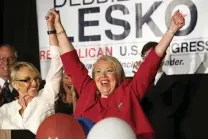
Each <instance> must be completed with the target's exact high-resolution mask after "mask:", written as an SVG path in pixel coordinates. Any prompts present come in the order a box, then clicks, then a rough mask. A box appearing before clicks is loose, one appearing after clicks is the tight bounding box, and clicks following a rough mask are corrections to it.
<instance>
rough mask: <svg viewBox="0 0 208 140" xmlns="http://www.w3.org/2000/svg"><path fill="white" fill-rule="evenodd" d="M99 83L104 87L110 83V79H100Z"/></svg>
mask: <svg viewBox="0 0 208 140" xmlns="http://www.w3.org/2000/svg"><path fill="white" fill-rule="evenodd" d="M100 84H101V85H102V86H104V87H106V86H108V85H109V84H110V81H109V80H101V81H100Z"/></svg>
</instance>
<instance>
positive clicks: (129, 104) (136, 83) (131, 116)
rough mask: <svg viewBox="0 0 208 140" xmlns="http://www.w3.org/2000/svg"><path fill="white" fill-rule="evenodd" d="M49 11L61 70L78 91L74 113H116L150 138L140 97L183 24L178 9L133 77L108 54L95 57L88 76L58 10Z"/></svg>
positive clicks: (140, 134)
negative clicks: (62, 68) (129, 76)
mask: <svg viewBox="0 0 208 140" xmlns="http://www.w3.org/2000/svg"><path fill="white" fill-rule="evenodd" d="M49 12H50V14H52V15H53V16H54V17H55V18H54V21H55V22H54V27H55V30H56V32H58V33H61V34H59V35H57V38H58V41H59V46H60V48H61V51H62V55H61V59H62V63H63V66H64V70H65V72H66V74H67V75H68V76H70V77H71V79H72V83H73V85H74V87H75V89H76V91H77V94H78V95H79V99H78V101H77V106H76V110H75V113H74V116H75V117H81V116H82V117H85V118H88V119H90V120H92V121H94V122H95V123H96V122H98V121H100V120H102V119H104V118H108V117H117V118H120V119H122V120H124V121H126V122H127V123H128V124H129V125H130V126H131V127H132V129H133V130H134V132H135V133H136V135H137V137H138V138H153V136H154V131H153V129H152V127H151V125H150V124H149V121H148V120H147V118H146V117H145V114H144V113H143V111H142V108H141V105H140V102H139V100H141V99H142V98H143V96H144V93H145V92H146V90H147V89H148V87H149V85H150V84H151V83H152V80H153V78H154V77H155V75H156V72H157V70H158V67H159V66H160V63H161V60H162V58H163V56H164V55H165V52H166V50H167V48H168V46H169V44H170V42H171V40H172V39H173V37H174V33H175V32H176V31H178V30H179V29H180V28H181V27H182V26H183V25H184V21H185V20H184V17H183V15H182V14H181V13H180V12H179V11H177V12H175V14H174V15H173V17H172V18H171V23H170V27H169V30H168V31H167V32H166V33H165V35H164V36H163V38H162V39H161V41H160V42H159V43H158V45H157V46H156V47H155V48H154V49H151V50H150V52H149V54H148V55H147V57H146V59H145V60H144V62H142V63H141V65H140V67H139V70H138V71H137V72H136V73H135V75H134V77H133V79H132V80H129V79H125V74H124V71H123V68H122V66H121V64H120V62H119V61H118V60H117V59H116V58H114V57H111V56H103V57H101V58H100V59H98V60H97V61H96V63H95V65H94V68H93V78H91V77H90V76H89V75H88V70H87V69H86V68H85V66H84V65H83V64H82V62H81V61H80V59H79V56H78V54H77V52H76V50H75V49H74V47H73V45H72V44H71V43H70V42H69V40H68V38H67V35H66V32H65V30H64V27H63V26H62V24H61V21H60V15H59V13H57V12H56V11H55V10H54V9H51V10H50V11H49ZM106 135H108V132H106Z"/></svg>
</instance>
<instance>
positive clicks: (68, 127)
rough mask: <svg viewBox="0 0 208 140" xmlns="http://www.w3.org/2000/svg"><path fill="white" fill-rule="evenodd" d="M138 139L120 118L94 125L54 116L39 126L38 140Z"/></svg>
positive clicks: (85, 120) (78, 119)
mask: <svg viewBox="0 0 208 140" xmlns="http://www.w3.org/2000/svg"><path fill="white" fill-rule="evenodd" d="M49 138H50V139H85V138H87V139H136V135H135V133H134V131H133V130H132V128H131V127H130V126H129V125H128V124H127V123H126V122H125V121H123V120H121V119H118V118H106V119H103V120H101V121H99V122H98V123H96V124H95V125H94V123H93V122H92V121H91V120H89V119H86V118H83V117H79V118H76V119H74V118H73V117H72V116H70V115H67V114H61V113H57V114H53V115H51V116H49V117H48V118H46V119H45V120H44V121H43V122H42V123H41V124H40V126H39V128H38V131H37V135H36V139H49Z"/></svg>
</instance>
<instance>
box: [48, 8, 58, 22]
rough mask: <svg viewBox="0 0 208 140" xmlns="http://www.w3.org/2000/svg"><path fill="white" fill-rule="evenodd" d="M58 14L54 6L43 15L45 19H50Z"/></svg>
mask: <svg viewBox="0 0 208 140" xmlns="http://www.w3.org/2000/svg"><path fill="white" fill-rule="evenodd" d="M54 16H55V17H57V16H59V12H58V11H56V10H55V8H52V9H50V10H49V11H48V13H47V15H46V16H45V18H46V20H48V19H51V18H53V17H54Z"/></svg>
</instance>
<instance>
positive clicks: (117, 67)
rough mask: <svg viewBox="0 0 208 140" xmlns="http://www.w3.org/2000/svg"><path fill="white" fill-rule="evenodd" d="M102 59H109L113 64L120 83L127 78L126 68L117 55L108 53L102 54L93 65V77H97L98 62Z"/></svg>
mask: <svg viewBox="0 0 208 140" xmlns="http://www.w3.org/2000/svg"><path fill="white" fill-rule="evenodd" d="M100 60H104V61H107V62H108V63H110V64H111V65H112V66H113V69H114V70H115V72H116V78H117V80H118V85H120V84H121V83H122V82H123V81H124V80H125V79H126V76H125V73H124V69H123V67H122V65H121V63H120V62H119V61H118V59H116V58H115V57H113V56H108V55H104V56H101V57H100V58H98V60H97V61H96V62H95V64H94V65H93V69H92V78H93V79H94V78H95V68H96V64H97V63H98V62H99V61H100Z"/></svg>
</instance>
